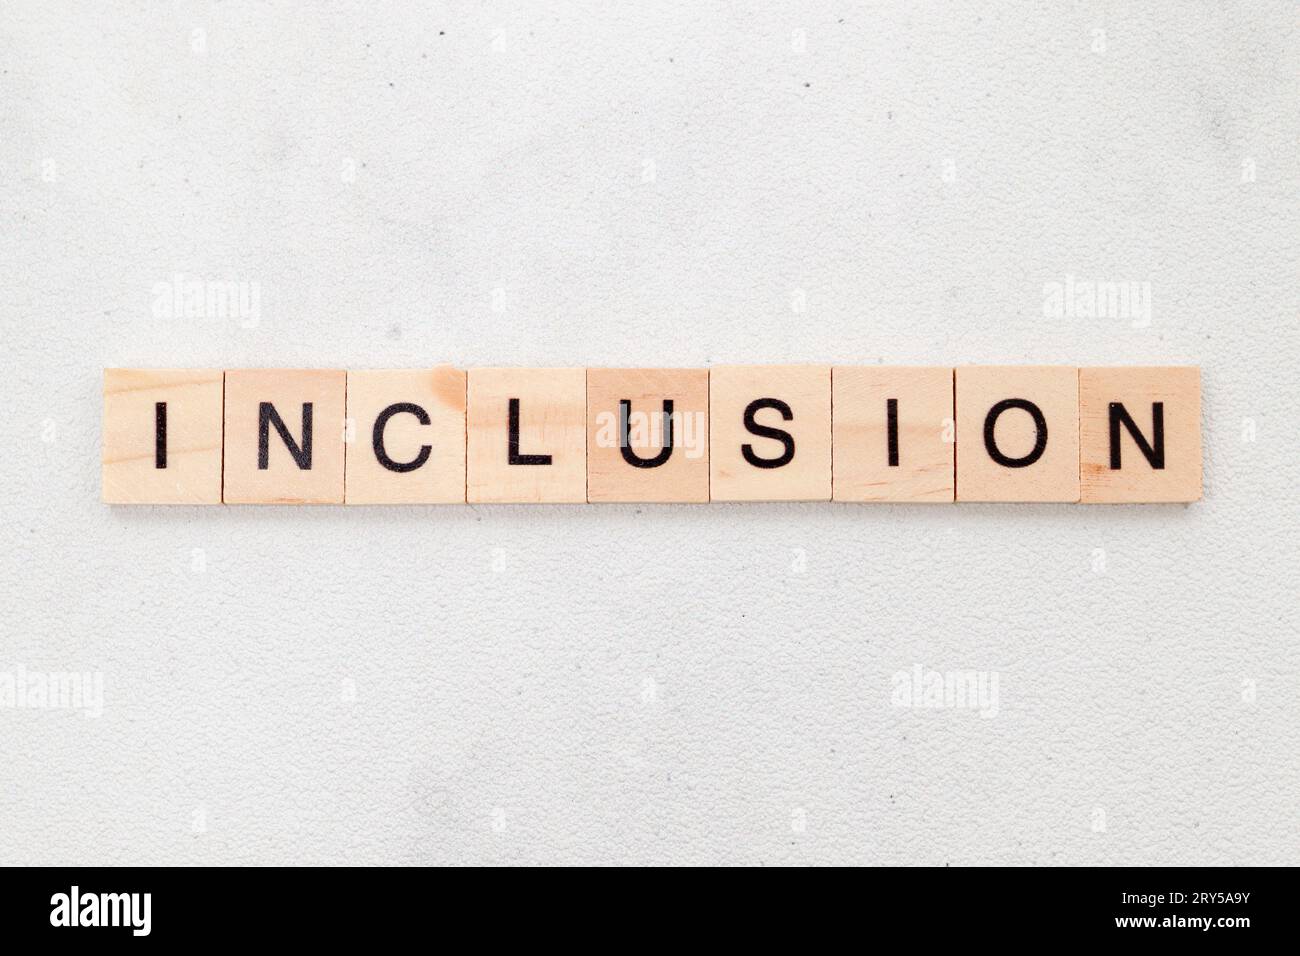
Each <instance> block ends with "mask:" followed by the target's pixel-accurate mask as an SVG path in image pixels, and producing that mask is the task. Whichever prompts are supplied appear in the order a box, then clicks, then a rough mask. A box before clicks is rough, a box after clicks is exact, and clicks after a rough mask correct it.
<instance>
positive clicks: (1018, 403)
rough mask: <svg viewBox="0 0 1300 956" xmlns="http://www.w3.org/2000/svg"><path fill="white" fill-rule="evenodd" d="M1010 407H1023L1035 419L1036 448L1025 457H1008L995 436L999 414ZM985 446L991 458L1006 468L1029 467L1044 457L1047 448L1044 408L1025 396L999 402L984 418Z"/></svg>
mask: <svg viewBox="0 0 1300 956" xmlns="http://www.w3.org/2000/svg"><path fill="white" fill-rule="evenodd" d="M1009 408H1019V409H1023V410H1024V411H1026V412H1028V413H1029V414H1030V415H1031V416H1032V417H1033V419H1034V429H1035V431H1036V432H1037V435H1036V436H1035V439H1034V449H1033V451H1031V452H1030V453H1029V454H1028V455H1026V456H1025V457H1024V458H1008V457H1007V456H1006V455H1004V454H1002V452H1001V451H999V450H998V443H997V440H996V439H995V438H994V437H993V430H994V429H995V428H996V427H997V424H998V416H999V415H1001V414H1002V413H1003V412H1005V411H1006V410H1007V409H1009ZM984 448H985V449H986V450H987V451H988V453H989V457H990V458H992V459H993V460H994V461H996V462H997V463H998V464H999V465H1003V466H1004V467H1006V468H1027V467H1029V466H1030V465H1032V464H1033V463H1034V462H1036V461H1038V459H1040V458H1042V457H1043V452H1044V451H1046V450H1047V420H1046V419H1044V418H1043V412H1042V409H1040V408H1039V407H1038V406H1037V405H1035V404H1034V403H1033V402H1029V401H1026V400H1025V399H1023V398H1006V399H1003V400H1002V401H1000V402H998V403H997V404H996V405H994V406H993V407H992V408H990V409H989V413H988V416H987V417H986V418H985V419H984Z"/></svg>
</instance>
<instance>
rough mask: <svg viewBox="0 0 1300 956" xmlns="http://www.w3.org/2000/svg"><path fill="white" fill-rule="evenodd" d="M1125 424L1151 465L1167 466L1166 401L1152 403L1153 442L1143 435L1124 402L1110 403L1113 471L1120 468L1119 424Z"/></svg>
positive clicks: (1153, 466)
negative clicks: (1148, 442) (1149, 441)
mask: <svg viewBox="0 0 1300 956" xmlns="http://www.w3.org/2000/svg"><path fill="white" fill-rule="evenodd" d="M1121 423H1122V424H1123V425H1124V427H1125V428H1127V429H1128V433H1129V434H1130V435H1132V436H1133V440H1134V441H1135V442H1137V446H1138V451H1140V452H1142V455H1143V456H1144V457H1145V458H1146V460H1147V461H1148V462H1150V463H1151V467H1152V468H1154V469H1156V470H1157V471H1159V470H1161V469H1163V468H1164V467H1165V403H1164V402H1152V403H1151V438H1152V441H1151V444H1147V440H1146V439H1145V438H1143V437H1142V433H1141V432H1140V431H1138V427H1137V422H1135V421H1133V418H1132V416H1131V415H1129V413H1128V409H1127V408H1125V407H1124V405H1123V403H1122V402H1111V403H1110V467H1111V470H1113V471H1118V470H1119V426H1120V424H1121Z"/></svg>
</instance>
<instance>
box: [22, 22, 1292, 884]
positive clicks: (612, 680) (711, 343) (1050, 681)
mask: <svg viewBox="0 0 1300 956" xmlns="http://www.w3.org/2000/svg"><path fill="white" fill-rule="evenodd" d="M516 6H517V5H514V4H507V3H489V4H480V3H469V2H464V3H454V4H446V5H438V6H432V7H424V6H423V5H417V4H414V3H412V4H394V5H391V6H378V5H376V4H373V3H349V4H333V5H331V7H330V8H329V9H328V10H315V9H310V10H309V9H308V8H307V6H306V5H303V8H302V9H297V8H296V6H295V5H291V4H282V5H280V7H279V9H278V10H277V11H274V12H273V11H268V10H264V9H261V8H260V5H258V6H255V5H253V4H240V3H222V4H211V5H209V4H185V3H176V4H167V5H160V4H146V3H120V4H117V5H116V9H110V8H109V6H108V5H107V4H74V3H51V2H43V0H42V2H36V0H29V2H9V3H6V4H5V6H4V9H3V17H2V20H0V261H2V262H3V269H0V283H2V284H3V287H2V288H0V293H2V294H0V309H3V312H2V313H0V318H2V320H3V333H4V339H3V362H4V371H3V375H2V376H0V401H2V402H3V409H4V414H3V415H2V416H0V456H2V457H0V475H2V476H3V481H2V483H0V501H2V502H3V506H2V507H3V510H2V511H0V515H2V516H3V524H2V527H3V535H4V547H3V549H2V550H0V587H2V588H3V591H2V593H0V620H2V622H3V644H2V645H0V670H5V671H9V670H12V669H13V668H15V667H17V666H18V665H19V664H21V665H23V666H25V667H26V668H28V669H29V670H45V671H56V670H70V669H80V670H99V671H102V672H103V674H104V680H105V691H104V693H105V702H104V714H103V716H102V717H101V718H100V719H98V720H94V719H88V718H87V717H85V716H84V715H82V714H78V713H73V712H67V711H41V710H33V709H19V708H12V709H6V710H0V767H2V769H0V862H5V863H190V862H194V863H217V862H230V863H271V862H311V863H315V862H331V863H332V862H399V863H416V862H453V861H454V862H485V863H500V862H508V861H513V862H599V863H614V862H655V863H669V862H672V863H683V862H699V863H713V862H736V863H760V862H761V863H809V862H861V863H927V864H943V863H953V864H967V863H980V862H991V863H1070V864H1081V863H1180V864H1182V863H1186V864H1191V863H1206V864H1216V863H1295V862H1297V846H1298V845H1300V809H1298V805H1300V801H1298V800H1297V792H1298V791H1300V703H1298V700H1300V640H1298V637H1300V633H1298V631H1300V627H1298V612H1297V606H1298V604H1300V602H1298V600H1297V576H1296V570H1297V568H1296V554H1297V546H1298V545H1300V522H1298V520H1297V502H1296V496H1295V489H1296V482H1297V478H1298V477H1300V471H1298V468H1297V463H1298V461H1300V458H1298V456H1297V438H1296V434H1297V425H1296V411H1297V407H1298V405H1300V401H1298V399H1300V389H1298V386H1297V377H1296V371H1295V370H1296V365H1297V362H1300V335H1298V334H1297V308H1298V299H1300V295H1298V289H1300V270H1298V268H1297V261H1298V260H1300V213H1298V212H1297V200H1296V196H1297V186H1298V185H1300V174H1298V169H1297V156H1298V155H1300V151H1298V149H1297V134H1298V131H1300V125H1298V122H1297V114H1298V112H1300V111H1298V110H1297V103H1298V102H1300V96H1298V94H1300V85H1298V81H1297V76H1298V75H1300V29H1298V28H1297V19H1298V16H1297V8H1296V6H1295V5H1293V4H1292V3H1289V2H1273V3H1264V2H1252V3H1240V4H1232V3H1222V4H1219V3H1215V4H1208V3H1175V2H1161V3H1147V4H1136V5H1130V4H1125V3H1095V4H1094V3H1074V4H1070V3H1066V2H1046V0H1044V2H1039V3H1031V4H1017V5H1014V7H1013V5H1011V4H988V5H980V4H972V3H960V4H941V3H912V2H902V3H897V4H892V3H881V4H860V5H855V4H851V3H802V4H798V5H797V6H798V8H799V9H798V11H797V12H796V11H795V10H794V9H793V8H791V7H790V6H789V5H783V4H751V5H747V6H751V7H754V8H765V9H748V10H745V9H741V7H740V6H739V5H735V6H734V8H732V9H727V8H726V6H725V5H721V4H703V3H700V2H698V0H684V2H680V3H669V2H653V3H641V4H635V5H633V4H620V5H612V4H606V3H602V2H591V3H581V4H575V3H552V4H540V3H539V4H529V5H525V8H526V9H527V10H529V11H530V12H528V13H521V12H519V11H518V10H516V9H514V8H515V7H516ZM1131 7H1133V8H1134V9H1130V8H1131ZM151 8H156V9H151ZM195 31H202V32H201V33H196V32H195ZM1099 31H1100V32H1099ZM1252 168H1253V169H1254V171H1255V175H1254V178H1253V180H1252V178H1251V176H1250V175H1249V171H1250V170H1251V169H1252ZM177 272H180V273H183V274H185V275H186V276H187V277H200V278H209V279H226V278H233V279H237V280H240V281H245V282H256V283H258V284H259V288H260V290H261V314H260V321H259V322H258V323H257V324H256V326H255V327H253V328H244V327H241V324H240V323H239V322H238V321H235V320H233V319H221V318H212V317H208V318H197V319H188V320H187V319H168V318H157V317H155V316H153V315H152V313H151V305H152V300H153V293H152V290H153V287H154V285H155V284H156V283H159V282H168V281H170V280H171V277H172V275H173V274H174V273H177ZM1067 274H1071V275H1075V276H1078V277H1080V278H1081V279H1106V280H1109V281H1116V282H1119V281H1136V282H1150V283H1151V289H1152V298H1153V315H1152V322H1151V324H1150V326H1149V327H1147V328H1133V327H1132V324H1131V323H1129V322H1127V321H1124V320H1119V319H1050V318H1044V315H1043V311H1044V310H1043V299H1044V295H1043V285H1044V283H1047V282H1060V281H1063V280H1064V277H1065V276H1066V275H1067ZM801 300H802V305H801ZM443 361H452V362H455V363H458V364H462V365H466V366H470V365H475V364H480V365H482V364H521V365H522V364H573V365H582V364H593V365H619V364H635V365H655V364H664V365H696V364H705V363H722V362H755V363H761V362H785V361H814V362H844V363H854V362H860V363H873V362H880V361H884V362H897V363H936V364H938V363H960V362H1004V361H1005V362H1067V363H1079V364H1087V363H1102V364H1106V363H1114V364H1129V363H1139V364H1142V363H1150V364H1176V363H1195V364H1200V365H1202V366H1204V380H1205V385H1204V388H1205V441H1206V460H1205V475H1206V481H1205V495H1206V497H1205V501H1204V502H1202V503H1200V504H1197V505H1193V506H1190V507H1181V506H1154V507H1142V508H1122V507H1121V508H1108V507H1092V508H1089V507H1063V506H1062V507H1058V506H958V507H940V506H936V507H887V506H876V507H872V506H832V505H812V506H803V505H800V506H782V505H770V506H726V505H714V506H705V507H597V506H590V507H537V508H523V507H519V508H516V507H461V508H455V507H453V508H437V509H435V508H427V509H426V508H397V509H390V510H383V509H355V510H352V509H345V508H321V509H306V508H302V509H297V508H292V509H291V508H285V509H279V508H270V509H251V508H250V509H236V508H230V509H223V508H210V509H189V508H174V509H163V508H109V507H106V506H104V505H101V504H100V503H99V500H98V496H99V416H100V397H99V396H100V393H99V388H100V370H101V369H102V368H103V367H104V366H110V365H113V366H116V365H121V366H218V367H220V366H227V367H234V366H276V365H286V366H295V365H300V366H340V367H347V366H352V367H390V366H413V365H421V364H428V363H433V362H443ZM1251 423H1253V428H1254V429H1255V440H1254V441H1250V440H1248V439H1249V437H1250V433H1249V432H1250V429H1251V427H1252V424H1251ZM196 549H197V551H196ZM1098 549H1102V550H1103V551H1104V559H1105V567H1104V570H1098V566H1099V565H1098V555H1099V552H1098ZM913 664H922V665H923V666H925V667H926V668H930V669H937V670H949V669H969V670H985V671H996V672H997V673H998V674H999V676H1000V695H999V696H1000V700H999V713H998V715H997V717H996V718H993V719H982V718H981V717H979V716H978V715H977V714H976V713H974V712H971V711H967V710H908V709H902V708H896V707H893V706H891V702H890V695H891V689H892V688H891V682H890V678H891V675H892V674H893V673H894V672H896V671H898V670H904V669H908V668H910V667H911V666H912V665H913ZM353 688H354V689H355V694H353V693H352V690H353ZM1103 817H1104V823H1105V826H1104V830H1103V829H1101V828H1100V827H1098V826H1097V822H1098V821H1099V820H1101V819H1102V818H1103Z"/></svg>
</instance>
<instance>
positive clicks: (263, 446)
mask: <svg viewBox="0 0 1300 956" xmlns="http://www.w3.org/2000/svg"><path fill="white" fill-rule="evenodd" d="M311 406H312V403H311V402H303V403H302V445H301V446H299V445H298V444H297V443H296V442H295V441H294V440H293V436H292V435H290V434H289V429H288V427H287V426H286V425H285V424H284V419H283V418H281V417H280V413H279V412H277V411H276V410H275V406H274V405H272V404H271V403H270V402H262V403H261V404H260V405H258V407H257V467H258V468H259V469H260V470H262V471H266V469H267V468H269V467H270V459H271V449H270V427H269V426H270V425H272V424H274V425H275V430H276V431H277V432H279V433H280V438H281V439H282V440H283V441H284V447H285V448H288V449H289V454H291V455H293V460H294V461H295V462H297V463H298V467H299V468H301V469H302V470H303V471H311Z"/></svg>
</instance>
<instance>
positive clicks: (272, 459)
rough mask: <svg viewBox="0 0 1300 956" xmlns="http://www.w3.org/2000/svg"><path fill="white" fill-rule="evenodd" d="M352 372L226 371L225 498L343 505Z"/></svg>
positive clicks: (244, 501) (230, 500)
mask: <svg viewBox="0 0 1300 956" xmlns="http://www.w3.org/2000/svg"><path fill="white" fill-rule="evenodd" d="M346 392H347V374H346V373H345V372H343V371H338V370H317V369H308V370H298V369H279V368H275V369H240V370H232V371H228V372H226V456H225V462H226V465H225V471H226V475H225V493H224V496H223V497H224V500H225V502H226V503H227V504H342V503H343V460H344V446H343V417H344V404H345V394H346Z"/></svg>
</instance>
